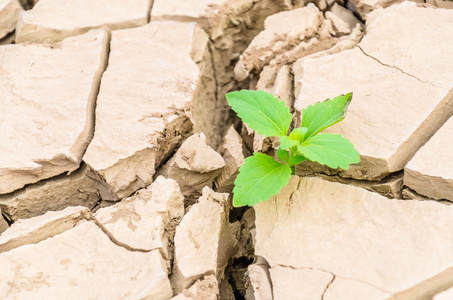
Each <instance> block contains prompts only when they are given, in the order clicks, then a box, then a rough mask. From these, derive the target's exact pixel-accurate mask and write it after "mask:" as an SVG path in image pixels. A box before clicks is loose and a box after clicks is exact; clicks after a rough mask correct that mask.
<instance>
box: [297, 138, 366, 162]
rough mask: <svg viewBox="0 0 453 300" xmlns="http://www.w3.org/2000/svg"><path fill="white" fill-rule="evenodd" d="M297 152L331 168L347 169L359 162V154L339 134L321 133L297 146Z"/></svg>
mask: <svg viewBox="0 0 453 300" xmlns="http://www.w3.org/2000/svg"><path fill="white" fill-rule="evenodd" d="M298 151H299V152H300V153H301V154H303V155H304V156H305V157H306V158H307V159H309V160H311V161H317V162H319V163H320V164H323V165H327V166H329V167H331V168H338V167H340V168H342V169H345V170H347V169H349V164H356V163H359V162H360V154H359V152H357V150H355V149H354V145H353V144H351V142H350V141H349V140H348V139H346V138H344V137H342V136H341V135H339V134H332V133H321V134H318V135H316V136H314V137H311V138H309V139H308V140H306V141H305V142H304V143H303V144H302V145H300V146H298Z"/></svg>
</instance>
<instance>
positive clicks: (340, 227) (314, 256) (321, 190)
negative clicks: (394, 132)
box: [254, 176, 453, 300]
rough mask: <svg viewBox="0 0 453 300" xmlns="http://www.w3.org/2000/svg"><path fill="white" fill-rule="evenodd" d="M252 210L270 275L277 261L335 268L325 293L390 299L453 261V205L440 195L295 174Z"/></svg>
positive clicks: (334, 296)
mask: <svg viewBox="0 0 453 300" xmlns="http://www.w3.org/2000/svg"><path fill="white" fill-rule="evenodd" d="M254 209H255V212H256V222H255V226H256V243H255V255H257V256H260V257H262V258H264V259H265V260H266V261H267V262H268V263H269V266H270V270H271V277H272V269H273V268H276V267H278V266H286V267H289V268H291V269H294V270H299V269H310V270H318V271H321V272H324V273H325V272H328V273H331V274H333V275H334V276H335V279H334V280H333V282H332V284H331V285H330V286H329V287H328V288H327V290H326V293H325V299H363V298H366V299H372V300H374V299H387V298H388V297H390V296H391V295H392V294H396V293H398V292H401V291H406V290H410V289H411V288H413V287H414V286H416V285H418V284H419V283H421V282H423V281H425V280H427V279H430V278H432V277H433V276H435V275H436V274H440V273H442V272H444V270H446V269H448V268H451V267H452V259H453V251H452V250H453V241H452V239H451V236H452V235H453V228H452V227H451V226H450V223H451V219H452V217H453V207H452V206H447V205H444V204H441V203H438V202H435V201H417V200H394V199H388V198H385V197H384V196H381V195H378V194H376V193H372V192H368V191H366V190H364V189H361V188H357V187H354V186H350V185H343V184H339V183H333V182H328V181H324V180H322V179H320V178H317V177H304V178H299V177H297V176H292V177H291V179H290V181H289V183H288V185H287V186H286V187H284V188H283V189H282V190H281V191H280V193H279V194H277V196H273V197H272V198H271V199H269V200H268V201H266V202H260V203H258V204H257V205H255V206H254ZM327 275H328V274H327ZM330 278H331V277H330ZM340 279H344V280H340ZM346 279H347V280H346ZM272 281H274V278H273V279H272ZM326 282H327V283H328V280H327V281H326ZM280 284H281V285H282V287H284V284H285V282H281V283H280ZM273 286H274V292H275V288H276V287H278V286H279V285H278V284H276V283H274V282H273ZM432 287H433V291H434V290H435V289H436V288H437V289H438V290H439V288H442V286H439V285H438V286H436V282H432ZM443 288H445V287H443ZM331 289H332V290H331ZM329 290H330V291H329ZM329 293H331V294H330V295H331V297H327V295H328V294H329ZM338 295H341V297H338ZM414 299H415V298H414Z"/></svg>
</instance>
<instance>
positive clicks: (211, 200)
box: [175, 187, 237, 289]
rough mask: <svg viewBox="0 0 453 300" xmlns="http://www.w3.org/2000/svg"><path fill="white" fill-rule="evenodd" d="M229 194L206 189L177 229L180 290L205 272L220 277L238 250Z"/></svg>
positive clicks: (176, 243)
mask: <svg viewBox="0 0 453 300" xmlns="http://www.w3.org/2000/svg"><path fill="white" fill-rule="evenodd" d="M228 215H229V204H228V194H220V193H215V192H213V191H212V190H211V189H209V188H208V187H205V188H204V189H203V195H202V196H201V197H200V199H199V202H198V203H196V204H194V205H193V206H192V207H191V208H190V210H189V212H188V213H186V215H185V216H184V218H183V220H182V221H181V223H180V224H179V226H178V227H177V228H176V235H175V264H176V270H177V279H178V285H179V287H180V289H186V288H188V287H189V286H191V285H192V283H194V282H195V281H196V280H197V279H199V278H202V277H203V276H205V275H215V276H216V278H217V279H219V278H220V277H221V276H222V274H223V270H224V269H225V267H226V266H227V264H228V260H229V259H230V258H231V256H232V255H233V254H234V253H235V251H236V250H237V240H236V239H235V238H234V237H233V235H232V231H231V228H230V224H229V221H228Z"/></svg>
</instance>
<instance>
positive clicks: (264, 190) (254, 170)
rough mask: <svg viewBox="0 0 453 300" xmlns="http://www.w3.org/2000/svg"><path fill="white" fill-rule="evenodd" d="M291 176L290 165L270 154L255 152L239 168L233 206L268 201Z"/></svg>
mask: <svg viewBox="0 0 453 300" xmlns="http://www.w3.org/2000/svg"><path fill="white" fill-rule="evenodd" d="M290 176H291V168H290V166H289V165H287V164H282V163H280V162H277V161H275V160H274V159H273V158H272V157H270V156H268V155H265V154H262V153H254V154H253V156H250V157H247V158H246V159H245V163H244V164H243V165H242V166H241V167H240V168H239V175H238V176H237V178H236V181H235V182H234V185H235V187H234V190H233V193H234V196H233V206H235V207H237V206H244V205H249V206H252V205H254V204H256V203H258V202H260V201H267V200H268V199H269V198H270V197H272V196H273V195H276V194H277V193H278V192H279V191H280V189H281V188H282V187H283V186H285V185H287V184H288V180H289V178H290Z"/></svg>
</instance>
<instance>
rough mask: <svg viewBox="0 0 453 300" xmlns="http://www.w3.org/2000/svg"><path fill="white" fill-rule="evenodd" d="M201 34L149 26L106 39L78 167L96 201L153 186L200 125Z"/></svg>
mask: <svg viewBox="0 0 453 300" xmlns="http://www.w3.org/2000/svg"><path fill="white" fill-rule="evenodd" d="M207 40H208V39H207V36H206V34H205V33H204V32H203V31H202V30H201V29H200V28H199V27H198V26H197V25H195V24H194V23H177V22H151V23H150V24H148V25H146V26H143V27H139V28H133V29H124V30H117V31H113V32H112V41H111V52H110V57H109V65H108V68H107V70H106V71H105V73H104V75H103V77H102V84H101V87H100V91H99V95H98V100H97V107H96V128H95V134H94V138H93V141H92V142H91V143H90V145H89V147H88V149H87V151H86V153H85V156H84V158H83V159H84V161H85V162H86V163H87V164H89V165H90V166H91V167H92V168H93V169H95V170H96V171H97V172H98V173H99V174H100V176H101V177H102V178H103V179H104V180H105V182H106V183H107V186H106V188H107V189H108V190H109V193H106V194H105V195H102V199H103V200H119V199H122V198H124V197H127V196H130V195H131V194H132V193H133V192H135V191H136V190H138V189H139V188H143V187H145V186H147V185H149V184H151V182H152V181H153V175H154V174H155V171H156V168H157V167H158V166H159V165H160V164H161V163H162V162H163V161H165V160H167V159H168V158H169V156H170V155H172V154H173V152H174V150H175V149H176V148H177V147H178V146H179V145H180V144H181V142H182V141H184V140H185V139H186V138H187V137H188V136H189V135H190V133H191V131H192V125H193V123H197V122H198V121H199V120H200V119H202V118H203V116H202V115H195V114H194V115H193V116H192V114H191V112H190V111H191V109H192V107H193V106H197V103H198V102H197V101H198V100H199V99H200V98H201V97H203V95H204V94H203V93H204V91H205V90H204V89H203V90H202V89H200V80H201V79H200V78H201V77H202V76H203V75H204V74H203V73H202V72H201V71H200V69H199V65H197V63H198V64H204V63H206V62H207V61H210V60H209V56H208V55H209V52H208V49H207Z"/></svg>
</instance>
